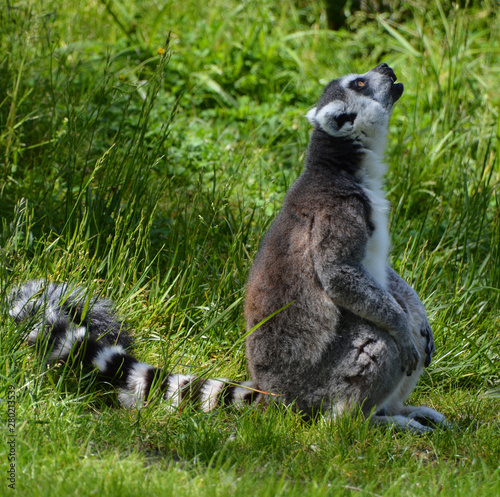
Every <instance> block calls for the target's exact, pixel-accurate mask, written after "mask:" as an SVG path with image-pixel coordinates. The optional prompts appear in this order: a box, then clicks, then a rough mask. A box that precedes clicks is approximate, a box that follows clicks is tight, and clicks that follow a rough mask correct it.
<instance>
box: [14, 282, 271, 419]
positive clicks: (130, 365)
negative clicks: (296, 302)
mask: <svg viewBox="0 0 500 497" xmlns="http://www.w3.org/2000/svg"><path fill="white" fill-rule="evenodd" d="M9 313H10V315H11V317H12V318H13V319H14V320H15V321H16V323H18V324H19V325H21V323H26V325H27V328H28V330H29V331H28V332H27V341H28V343H29V344H30V345H32V346H35V347H36V349H37V352H38V354H39V355H41V356H42V358H43V359H45V360H47V361H48V362H49V363H54V362H58V361H63V362H71V364H82V365H84V366H89V367H93V368H95V369H97V371H98V375H99V378H100V379H101V380H102V381H105V382H107V383H110V384H111V385H113V386H114V387H115V388H117V390H118V399H119V400H120V402H121V404H122V405H123V406H124V407H134V406H136V405H140V404H142V403H143V402H146V401H147V400H148V399H149V398H150V395H154V393H156V394H158V395H161V397H162V399H163V400H165V401H167V402H168V404H169V406H171V407H172V408H175V407H180V406H181V405H183V403H185V402H190V403H192V404H193V405H195V406H197V407H199V408H200V409H202V410H203V411H209V410H212V409H214V408H217V407H222V406H230V405H241V404H250V403H253V402H256V401H258V400H259V399H260V396H261V394H260V393H259V392H257V391H255V390H254V389H253V388H252V382H250V381H249V382H244V383H237V382H232V381H229V380H226V379H204V378H199V377H197V376H194V375H183V374H169V373H167V372H165V371H163V370H161V369H159V368H156V367H154V366H151V365H150V364H147V363H145V362H140V361H139V360H137V359H136V358H135V357H134V356H132V355H131V354H130V353H129V352H128V351H127V348H128V347H129V345H130V341H131V340H130V337H129V334H128V330H127V329H126V328H125V326H124V323H123V322H122V321H121V320H120V319H119V318H118V317H117V316H116V314H115V311H114V306H113V304H112V302H110V301H109V300H106V299H102V298H96V297H92V296H91V295H90V294H89V292H88V291H86V290H85V289H84V288H82V287H79V286H71V285H70V284H68V283H52V282H47V281H43V280H34V281H29V282H28V283H26V284H24V285H23V286H21V287H20V288H18V289H17V290H15V291H14V292H12V294H11V298H10V311H9Z"/></svg>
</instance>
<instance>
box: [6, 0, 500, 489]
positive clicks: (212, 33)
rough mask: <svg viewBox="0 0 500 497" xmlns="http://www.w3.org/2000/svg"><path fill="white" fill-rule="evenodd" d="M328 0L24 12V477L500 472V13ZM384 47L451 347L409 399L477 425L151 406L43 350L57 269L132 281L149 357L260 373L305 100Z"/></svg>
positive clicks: (102, 280) (419, 283) (422, 479)
mask: <svg viewBox="0 0 500 497" xmlns="http://www.w3.org/2000/svg"><path fill="white" fill-rule="evenodd" d="M322 8H323V4H322V3H321V2H294V1H291V0H290V1H286V2H269V1H264V0H262V1H261V0H255V1H251V2H233V1H232V0H225V1H223V2H208V3H207V2H200V1H198V0H189V1H185V2H165V3H163V4H159V3H157V2H140V3H138V2H135V3H134V2H130V1H128V0H126V1H120V2H118V1H117V0H115V1H111V2H107V1H106V2H104V1H97V0H95V1H90V2H82V1H79V0H76V1H74V2H55V1H54V2H51V1H49V2H43V3H42V2H30V1H22V2H17V3H13V2H9V3H8V6H7V9H6V10H4V11H2V12H1V13H0V21H1V22H0V47H1V48H2V54H3V55H2V56H1V57H0V171H1V174H2V182H1V185H0V214H1V223H2V225H1V226H2V231H1V233H0V242H1V243H0V275H1V279H0V301H1V307H0V312H1V316H2V320H1V325H0V326H1V333H0V344H1V345H0V347H1V352H0V356H1V359H2V360H1V361H0V365H1V366H0V376H1V378H2V380H3V381H2V385H5V387H6V388H7V387H8V385H12V386H14V389H15V392H16V400H17V404H16V435H17V439H16V451H17V452H16V456H17V459H16V471H17V477H16V478H17V491H18V493H20V494H23V493H24V494H26V495H51V496H52V495H68V494H73V495H89V494H92V493H101V494H103V495H117V494H120V495H137V494H138V493H139V492H143V491H144V489H147V491H148V493H149V494H151V495H176V496H177V495H181V496H182V495H245V496H248V495H259V496H261V495H262V496H265V495H269V496H275V495H315V496H316V495H353V494H354V495H356V494H359V495H370V493H371V494H372V495H373V494H374V495H384V496H386V495H387V496H391V495H398V496H399V495H412V496H413V495H435V494H438V493H439V494H440V495H464V496H465V495H466V496H469V495H481V496H490V495H491V496H496V495H498V494H499V493H500V487H499V481H500V474H499V469H498V460H499V458H500V446H499V442H498V440H500V436H499V435H500V433H499V428H498V414H499V405H498V397H499V390H498V384H499V381H500V374H499V338H500V337H499V331H498V330H499V329H500V314H499V310H498V309H499V305H500V288H499V281H500V232H499V230H500V228H499V227H500V202H499V194H498V185H499V182H500V169H499V164H498V159H497V147H498V140H499V138H498V129H500V128H499V123H500V121H499V116H498V108H499V107H498V105H499V100H498V91H496V89H497V88H498V67H499V53H500V47H499V40H500V33H499V22H498V9H497V8H496V7H495V5H494V3H493V2H491V3H490V2H483V3H481V5H479V4H476V5H475V6H473V7H468V8H462V9H460V8H458V7H456V6H454V5H451V4H450V5H449V4H447V3H444V2H439V1H436V2H435V3H433V4H432V8H430V7H429V5H428V3H426V2H417V3H414V4H412V5H411V6H410V7H407V12H406V14H405V15H404V16H403V17H402V18H401V20H400V21H399V22H398V23H395V22H394V21H393V20H392V19H391V18H389V17H387V16H382V17H378V18H375V17H373V18H371V17H365V18H363V17H357V18H356V25H357V27H358V28H357V30H356V31H348V30H342V31H339V32H336V33H334V32H329V31H327V30H326V29H325V26H326V22H325V19H324V13H323V11H322ZM382 61H384V62H387V63H389V64H390V65H391V66H392V67H394V70H395V72H396V74H397V75H398V77H399V80H400V81H402V82H403V83H404V84H405V94H404V96H403V98H402V99H401V100H400V102H398V105H397V107H396V109H395V111H394V116H393V119H392V124H391V135H390V138H389V144H388V162H389V164H390V172H389V174H388V178H387V190H388V196H389V199H390V200H391V202H392V206H393V210H392V216H391V226H392V237H393V250H392V255H391V259H392V262H393V264H394V266H395V268H396V269H397V270H398V271H399V272H400V273H401V274H402V275H403V276H404V277H405V278H406V279H407V280H408V281H409V282H410V283H411V284H412V285H414V286H415V288H416V289H417V290H418V292H419V294H420V295H421V297H422V300H423V301H424V302H425V304H426V307H427V309H428V313H429V316H430V320H431V323H432V326H433V329H434V332H435V337H436V345H437V353H436V356H435V358H434V361H433V363H432V364H431V367H430V368H429V370H428V372H429V374H428V375H427V374H426V375H424V377H423V378H422V380H421V382H420V384H419V386H418V388H417V389H416V391H415V392H414V394H413V396H412V399H411V400H412V401H413V402H415V403H422V404H426V405H429V406H431V407H434V408H436V409H437V410H439V411H440V412H443V413H444V414H445V415H446V416H447V417H448V418H449V419H450V421H451V422H452V423H453V425H454V427H455V429H454V430H453V431H436V432H435V433H433V434H431V435H423V436H421V437H415V436H414V435H411V434H407V433H404V434H396V433H393V432H390V431H382V430H378V429H375V428H373V427H370V426H369V425H367V424H366V423H364V422H363V420H362V419H361V418H360V417H354V418H353V419H341V420H336V421H328V420H321V421H318V422H314V423H307V422H305V421H304V420H302V418H301V417H300V416H299V415H297V414H296V413H294V412H292V411H289V410H286V409H270V410H267V411H264V410H262V409H261V408H254V409H250V410H248V411H244V412H237V411H227V410H222V411H219V412H216V413H210V414H203V413H197V412H193V411H189V410H185V411H183V412H180V413H179V412H175V413H172V412H170V411H168V410H167V409H166V408H165V406H162V405H161V404H160V403H158V404H153V405H151V406H149V407H148V408H145V409H142V410H140V411H130V412H127V411H123V410H122V409H120V408H119V406H117V405H116V401H115V396H114V394H113V392H110V391H108V390H107V389H105V388H104V389H103V388H99V387H97V386H96V385H95V384H94V382H93V375H92V374H89V373H88V372H86V371H79V370H69V369H68V368H65V367H64V366H59V367H56V368H53V369H46V368H45V366H44V365H43V364H38V363H37V361H36V360H35V358H34V354H33V352H32V351H31V350H29V349H27V348H26V347H25V346H24V345H23V343H22V340H21V339H20V336H19V335H18V333H17V331H16V330H15V327H14V325H13V324H12V323H11V321H10V319H9V318H8V316H7V304H6V299H7V294H8V292H9V290H10V289H11V288H12V286H13V285H15V284H18V283H20V282H22V281H25V280H28V279H30V278H52V279H55V280H71V281H75V282H78V283H80V284H83V285H85V286H86V287H87V288H89V289H91V290H92V291H93V292H95V293H96V294H103V295H105V296H107V297H110V298H112V299H114V300H115V301H116V303H117V307H118V310H119V312H120V313H122V314H123V315H124V316H126V317H127V319H128V322H129V325H130V327H131V328H132V329H133V330H134V335H135V338H136V342H137V344H136V353H137V355H138V357H139V358H140V359H141V360H145V361H149V362H151V363H152V364H155V365H159V366H162V367H164V368H166V369H172V370H175V371H178V372H196V373H199V374H207V375H212V376H221V377H231V378H235V379H245V378H246V377H247V373H246V370H245V353H244V345H243V340H242V337H243V336H244V322H243V319H242V303H243V299H244V286H245V281H246V277H247V274H248V270H249V268H250V265H251V261H252V258H253V256H254V254H255V252H256V250H257V248H258V244H259V242H260V240H261V238H262V236H263V234H264V233H265V231H266V229H267V227H268V226H269V223H270V222H271V220H272V219H273V217H274V215H275V214H276V213H277V211H278V209H279V208H280V206H281V203H282V200H283V196H284V194H285V192H286V190H287V189H288V188H289V186H290V185H291V184H292V182H293V181H294V179H295V178H296V177H297V176H298V174H299V173H300V171H301V169H302V167H303V160H304V154H305V150H306V147H307V141H308V136H309V128H308V125H307V122H306V120H305V118H304V115H305V113H306V112H307V110H308V109H309V108H310V107H311V106H312V105H314V103H315V100H316V99H317V98H318V96H319V94H320V92H321V89H322V85H323V84H324V83H326V82H327V81H328V80H329V79H331V78H333V77H335V76H338V75H341V74H345V73H347V72H352V71H357V72H365V71H367V70H368V69H370V68H372V67H373V66H375V65H376V64H378V63H380V62H382ZM5 396H6V394H4V393H3V392H2V398H3V399H5ZM4 412H6V411H4V410H2V423H3V424H5V425H6V419H7V418H6V414H5V416H4V414H3V413H4ZM7 451H8V446H6V445H5V444H4V445H2V446H0V461H1V462H2V468H4V467H5V468H7ZM2 485H4V482H2ZM3 488H5V489H6V491H7V490H9V489H8V488H7V486H6V484H5V486H4V487H2V491H3Z"/></svg>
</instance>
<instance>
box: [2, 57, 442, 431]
mask: <svg viewBox="0 0 500 497" xmlns="http://www.w3.org/2000/svg"><path fill="white" fill-rule="evenodd" d="M395 81H396V76H395V74H394V72H393V71H392V69H391V68H390V67H389V66H387V64H381V65H379V66H378V67H376V68H374V69H372V70H371V71H369V72H368V73H366V74H362V75H354V74H351V75H348V76H344V77H342V78H340V79H337V80H334V81H332V82H331V83H330V84H329V85H328V86H327V87H326V89H325V90H324V93H323V95H322V96H321V98H320V100H319V102H318V105H317V106H316V107H315V108H314V109H312V110H311V111H309V113H308V114H307V117H308V119H309V121H310V123H311V124H312V125H313V127H314V130H313V132H312V137H311V142H310V145H309V151H308V155H307V160H306V167H305V170H304V172H303V173H302V175H301V176H300V177H299V179H298V180H297V181H296V182H295V184H294V185H293V186H292V188H291V189H290V190H289V192H288V193H287V195H286V198H285V201H284V205H283V208H282V210H281V212H280V214H279V215H278V217H277V218H276V220H275V221H274V223H273V224H272V226H271V228H270V229H269V231H268V233H267V234H266V236H265V239H264V242H263V244H262V246H261V248H260V250H259V253H258V255H257V257H256V260H255V263H254V265H253V268H252V270H251V273H250V277H249V280H248V285H247V296H246V306H245V318H246V323H247V329H248V330H251V329H252V328H254V327H256V326H257V325H258V324H259V323H262V322H263V324H261V325H260V327H258V328H257V329H256V330H255V331H253V333H251V334H250V335H249V336H248V338H247V342H246V347H247V358H248V366H249V370H250V373H251V377H252V381H250V382H245V383H243V384H236V383H233V382H230V381H228V380H224V379H221V380H205V379H200V378H197V377H194V376H188V375H179V374H167V373H164V372H162V371H161V370H159V369H157V368H154V367H153V366H150V365H149V364H145V363H142V362H139V361H138V360H137V359H135V358H134V357H132V356H131V355H130V354H129V353H128V352H127V351H126V349H125V346H126V338H125V337H126V334H125V333H124V330H122V323H121V322H120V321H119V320H117V318H116V317H115V316H114V313H113V312H112V308H111V305H110V303H109V302H107V301H104V300H95V299H92V298H89V297H87V295H86V292H84V291H83V290H82V289H80V288H76V289H71V288H68V286H67V285H61V284H59V285H56V284H53V283H49V284H46V283H43V282H40V281H34V282H29V283H27V284H26V285H24V286H22V287H21V288H20V289H19V290H18V291H17V292H15V293H14V294H13V298H12V308H11V315H12V316H13V317H14V318H15V319H16V320H17V321H22V320H25V319H27V318H28V317H30V316H35V317H34V318H32V319H34V321H33V323H32V326H31V329H32V331H31V332H30V333H29V335H28V341H29V342H30V343H32V344H35V343H39V342H40V340H39V339H40V338H41V337H42V336H43V337H46V338H47V340H45V341H44V344H45V345H44V346H45V347H46V348H47V350H49V353H48V358H49V360H52V361H53V360H61V359H62V360H67V359H71V360H73V361H77V362H82V363H85V364H91V365H93V366H95V367H96V368H97V370H98V371H99V372H100V374H101V376H102V377H103V378H105V379H106V380H107V381H109V382H112V383H113V384H114V385H116V387H117V388H118V390H119V398H120V400H121V402H122V403H123V404H124V405H125V406H128V407H130V406H134V405H136V404H137V402H141V401H143V400H145V399H148V396H149V393H150V391H151V389H152V388H153V389H154V390H156V391H160V392H161V394H162V395H163V398H165V399H166V400H168V401H169V405H171V406H178V405H180V403H181V402H182V401H183V400H189V401H193V402H196V403H198V404H199V406H200V407H201V408H202V409H203V410H209V409H212V408H214V407H217V406H221V405H231V404H245V403H253V402H258V401H267V400H268V399H269V398H270V397H271V395H270V394H272V395H273V396H275V398H277V399H280V400H281V401H283V402H285V403H294V404H295V405H296V407H298V408H299V409H300V410H301V411H303V412H306V413H313V412H318V411H320V412H325V413H328V414H330V415H332V416H336V415H339V414H342V413H345V412H348V411H350V410H351V409H353V408H355V407H360V408H361V410H362V412H363V413H364V414H365V415H366V416H367V417H370V420H371V421H372V422H374V423H377V424H394V425H396V426H398V427H400V428H401V429H408V430H412V431H414V432H424V431H428V430H431V429H432V427H431V426H427V425H428V424H429V423H428V422H430V423H431V424H432V425H445V424H446V421H445V418H444V416H443V415H441V414H440V413H438V412H436V411H435V410H433V409H430V408H427V407H413V406H403V402H404V401H405V400H406V398H407V397H408V396H409V394H410V393H411V391H412V390H413V388H414V386H415V384H416V382H417V380H418V378H419V376H420V375H421V373H422V371H423V369H424V366H427V365H428V364H429V363H430V361H431V358H432V354H433V352H434V340H433V335H432V330H431V328H430V326H429V323H428V321H427V317H426V313H425V310H424V307H423V305H422V303H421V302H420V300H419V298H418V296H417V294H416V293H415V292H414V290H413V289H412V288H411V287H410V286H408V284H407V283H406V282H404V281H403V280H402V279H401V278H400V277H399V276H398V275H397V274H396V273H395V272H394V271H393V270H392V269H391V268H390V267H389V265H388V261H387V259H388V252H389V245H390V241H389V232H388V226H387V212H388V208H389V206H388V203H387V201H386V200H385V196H384V191H383V176H384V174H385V172H386V166H385V164H384V162H383V154H384V149H385V140H386V134H387V128H388V122H389V117H390V114H391V111H392V108H393V105H394V103H395V102H396V101H397V100H398V99H399V98H400V97H401V95H402V93H403V85H402V84H401V83H396V82H395ZM39 309H41V310H42V313H41V316H39V317H36V316H37V315H38V313H37V310H39ZM280 309H281V311H280V312H278V313H277V314H275V315H274V316H273V317H272V318H270V319H269V320H267V321H266V318H267V317H268V316H271V315H272V314H273V313H276V311H278V310H280ZM84 311H85V312H84ZM84 314H85V316H84ZM83 316H84V317H83Z"/></svg>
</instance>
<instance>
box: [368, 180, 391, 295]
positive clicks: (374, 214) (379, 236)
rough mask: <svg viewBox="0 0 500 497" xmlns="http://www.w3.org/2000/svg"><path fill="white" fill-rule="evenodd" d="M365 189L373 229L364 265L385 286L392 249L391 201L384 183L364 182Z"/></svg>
mask: <svg viewBox="0 0 500 497" xmlns="http://www.w3.org/2000/svg"><path fill="white" fill-rule="evenodd" d="M363 189H364V191H365V193H366V195H367V196H368V198H369V199H370V204H371V213H370V222H371V224H372V226H373V228H374V229H373V231H372V233H371V235H370V237H369V239H368V243H367V245H366V250H365V256H364V258H363V261H362V263H363V265H364V266H365V268H366V269H367V270H368V271H369V273H370V274H371V275H372V276H373V277H374V278H375V279H376V280H377V281H378V282H379V283H380V285H381V286H382V287H384V288H386V286H387V264H388V262H387V259H388V256H389V249H390V245H391V242H390V236H389V227H388V213H389V201H388V200H386V198H385V193H384V190H383V188H382V185H378V184H373V183H372V184H364V185H363Z"/></svg>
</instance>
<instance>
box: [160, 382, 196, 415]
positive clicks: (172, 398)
mask: <svg viewBox="0 0 500 497" xmlns="http://www.w3.org/2000/svg"><path fill="white" fill-rule="evenodd" d="M195 379H196V376H193V375H186V374H175V375H172V376H171V377H170V378H169V382H168V388H167V391H166V392H165V395H164V398H165V400H168V401H169V404H170V405H171V407H179V405H180V403H181V388H182V385H184V384H186V383H187V382H191V381H193V380H195Z"/></svg>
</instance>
